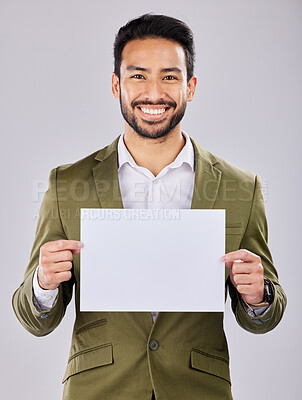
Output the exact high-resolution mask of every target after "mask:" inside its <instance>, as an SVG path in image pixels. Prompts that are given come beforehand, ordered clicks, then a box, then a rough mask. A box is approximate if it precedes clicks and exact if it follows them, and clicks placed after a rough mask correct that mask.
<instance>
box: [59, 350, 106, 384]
mask: <svg viewBox="0 0 302 400" xmlns="http://www.w3.org/2000/svg"><path fill="white" fill-rule="evenodd" d="M112 363H113V349H112V344H105V345H102V346H97V347H93V348H91V349H87V350H83V351H80V352H79V353H76V354H75V355H73V356H72V357H70V359H69V361H68V365H67V368H66V372H65V376H64V378H63V381H62V383H64V382H65V381H66V380H67V379H68V378H69V377H70V376H72V375H75V374H78V373H79V372H82V371H86V370H88V369H92V368H97V367H101V366H104V365H109V364H112Z"/></svg>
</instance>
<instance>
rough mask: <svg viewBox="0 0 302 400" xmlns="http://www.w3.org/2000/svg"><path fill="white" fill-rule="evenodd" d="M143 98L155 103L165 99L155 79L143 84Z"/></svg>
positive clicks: (162, 90) (163, 92) (161, 86)
mask: <svg viewBox="0 0 302 400" xmlns="http://www.w3.org/2000/svg"><path fill="white" fill-rule="evenodd" d="M144 96H145V98H146V100H149V101H150V102H152V103H156V102H157V101H158V100H161V99H163V98H165V97H166V93H165V91H164V88H163V85H162V84H161V82H160V81H158V80H157V79H154V80H153V79H152V80H151V79H149V80H148V81H147V82H146V84H145V91H144Z"/></svg>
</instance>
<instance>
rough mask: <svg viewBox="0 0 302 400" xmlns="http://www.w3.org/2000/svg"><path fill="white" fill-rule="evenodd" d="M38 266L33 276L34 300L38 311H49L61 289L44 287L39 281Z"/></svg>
mask: <svg viewBox="0 0 302 400" xmlns="http://www.w3.org/2000/svg"><path fill="white" fill-rule="evenodd" d="M38 268H39V267H38ZM38 268H37V269H36V271H35V273H34V276H33V302H34V305H35V307H36V309H37V311H40V312H41V311H48V310H50V309H51V308H52V306H53V305H54V303H55V301H56V299H57V296H58V292H59V289H58V288H56V289H51V290H45V289H42V288H41V287H40V285H39V283H38Z"/></svg>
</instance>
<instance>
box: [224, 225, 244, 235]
mask: <svg viewBox="0 0 302 400" xmlns="http://www.w3.org/2000/svg"><path fill="white" fill-rule="evenodd" d="M225 234H226V235H241V234H242V227H241V226H226V228H225Z"/></svg>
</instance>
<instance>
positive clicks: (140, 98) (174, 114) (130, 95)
mask: <svg viewBox="0 0 302 400" xmlns="http://www.w3.org/2000/svg"><path fill="white" fill-rule="evenodd" d="M195 86H196V78H195V77H193V78H192V79H191V80H190V82H189V84H188V83H187V69H186V58H185V52H184V50H183V48H182V46H181V45H180V44H178V43H175V42H172V41H170V40H166V39H160V38H157V39H139V40H132V41H130V42H128V43H127V44H126V46H125V47H124V49H123V53H122V63H121V70H120V81H119V80H118V78H117V77H116V75H115V74H113V86H112V90H113V94H114V96H115V97H117V98H119V99H120V106H121V111H122V114H123V117H124V119H125V121H126V122H127V123H128V125H129V126H130V127H131V128H132V129H133V130H134V131H135V132H136V133H137V134H138V135H139V136H141V137H144V138H151V139H158V138H161V137H164V136H166V135H167V134H168V133H169V132H171V131H172V130H173V129H174V128H175V127H176V126H177V125H178V124H179V123H180V121H181V120H182V118H183V116H184V113H185V110H186V105H187V101H191V100H192V98H193V95H194V90H195Z"/></svg>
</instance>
